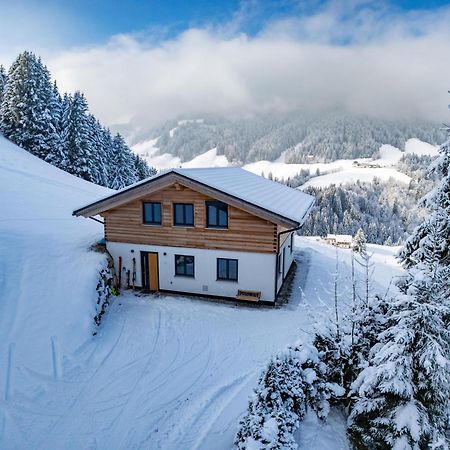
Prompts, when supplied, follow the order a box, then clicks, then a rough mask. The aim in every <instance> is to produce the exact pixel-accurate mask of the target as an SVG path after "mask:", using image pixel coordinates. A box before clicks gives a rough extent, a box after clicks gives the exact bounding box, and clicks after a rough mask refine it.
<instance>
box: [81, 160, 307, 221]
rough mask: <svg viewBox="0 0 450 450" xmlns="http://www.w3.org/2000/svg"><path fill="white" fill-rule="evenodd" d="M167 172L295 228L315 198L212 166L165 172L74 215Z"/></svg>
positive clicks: (234, 169)
mask: <svg viewBox="0 0 450 450" xmlns="http://www.w3.org/2000/svg"><path fill="white" fill-rule="evenodd" d="M170 173H175V174H178V175H180V176H181V177H185V178H188V179H190V180H192V181H194V182H197V183H200V184H203V185H205V186H208V187H210V188H212V189H216V190H218V191H220V192H222V193H224V194H226V195H230V196H232V197H235V198H238V199H240V200H243V201H245V202H247V203H250V204H252V205H255V206H257V207H260V208H262V209H265V210H267V211H269V212H271V213H273V214H276V215H278V216H281V217H284V218H285V219H288V220H290V221H293V222H296V223H298V225H302V224H303V222H304V221H305V219H306V216H307V213H308V211H309V210H310V208H311V207H312V205H313V204H314V197H312V196H311V195H308V194H305V193H304V192H302V191H299V190H298V189H293V188H290V187H288V186H286V185H284V184H281V183H277V182H275V181H271V180H268V179H266V178H264V177H261V176H259V175H255V174H253V173H251V172H248V171H247V170H244V169H242V168H240V167H213V168H201V169H200V168H199V169H171V170H169V171H166V172H161V173H159V174H157V175H154V176H153V177H150V178H147V179H145V180H142V181H140V182H138V183H135V184H133V185H131V186H128V187H126V188H124V189H121V190H119V191H115V192H114V193H113V194H111V195H108V196H106V197H104V198H102V199H100V200H97V201H95V202H93V203H91V204H89V205H86V206H84V207H81V208H79V209H78V210H76V211H74V214H78V213H79V212H80V211H81V210H83V209H86V208H88V207H91V206H93V205H96V204H99V203H102V202H103V201H105V200H107V199H110V198H112V197H120V196H121V195H122V193H126V192H128V191H130V190H133V189H136V188H138V187H140V186H143V185H145V184H147V183H152V181H154V180H157V179H159V178H161V177H165V176H167V175H169V174H170Z"/></svg>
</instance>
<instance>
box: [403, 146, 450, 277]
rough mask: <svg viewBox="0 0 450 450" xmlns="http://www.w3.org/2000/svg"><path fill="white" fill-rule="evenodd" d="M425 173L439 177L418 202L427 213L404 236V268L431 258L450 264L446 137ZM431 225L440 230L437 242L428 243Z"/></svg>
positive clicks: (448, 148) (448, 149)
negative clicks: (435, 183)
mask: <svg viewBox="0 0 450 450" xmlns="http://www.w3.org/2000/svg"><path fill="white" fill-rule="evenodd" d="M429 176H439V177H440V178H441V181H440V184H439V186H438V188H437V189H435V190H434V191H432V192H431V193H430V194H429V195H427V196H426V197H425V198H423V199H422V201H421V203H422V204H423V205H424V206H425V207H426V208H428V209H429V210H430V212H431V214H430V215H429V216H428V217H427V218H426V219H425V220H424V221H423V222H422V224H420V225H419V226H418V227H417V228H416V230H415V231H414V233H413V234H412V235H411V236H410V237H409V238H408V239H407V241H406V242H405V246H404V248H403V249H402V250H401V252H400V260H401V262H402V263H403V265H404V267H406V268H409V267H413V266H415V265H416V264H418V263H419V262H431V261H439V262H440V263H441V264H444V265H450V139H449V140H448V141H446V142H445V143H444V144H443V145H442V146H441V148H440V156H439V157H438V158H437V159H436V160H435V161H434V162H433V163H432V164H431V166H430V169H429ZM432 227H437V228H438V229H439V230H440V234H441V237H440V241H439V242H438V244H437V245H435V244H434V243H433V244H431V243H430V242H429V240H430V230H431V228H432Z"/></svg>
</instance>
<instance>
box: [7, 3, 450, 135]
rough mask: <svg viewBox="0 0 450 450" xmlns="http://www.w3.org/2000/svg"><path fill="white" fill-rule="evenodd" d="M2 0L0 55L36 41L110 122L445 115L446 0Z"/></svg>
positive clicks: (448, 61)
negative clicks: (326, 113)
mask: <svg viewBox="0 0 450 450" xmlns="http://www.w3.org/2000/svg"><path fill="white" fill-rule="evenodd" d="M1 3H3V0H0V4H1ZM4 3H5V4H4V5H3V4H1V5H0V10H1V11H2V13H1V14H0V63H3V64H4V65H5V66H9V64H10V63H11V61H12V60H13V58H14V57H15V56H16V55H17V53H18V52H20V51H22V50H24V49H29V50H32V51H35V52H36V53H38V54H40V55H41V56H42V57H43V59H44V62H46V64H47V65H48V67H49V68H50V70H51V73H52V75H53V77H54V78H56V79H57V81H58V84H59V86H60V88H61V90H66V91H70V92H73V91H75V90H77V89H80V90H82V91H83V92H85V94H86V96H87V99H88V101H89V104H90V108H91V110H92V111H93V112H94V114H96V115H98V116H99V118H100V119H101V120H102V121H103V122H104V123H105V124H107V125H110V126H113V125H115V124H121V125H127V124H129V125H130V126H131V127H132V128H134V129H136V130H139V131H140V132H142V131H143V130H145V129H146V128H150V127H153V126H155V125H159V124H161V123H162V122H164V121H166V120H168V119H172V118H175V117H181V116H185V117H187V116H190V117H193V116H197V117H198V116H200V115H201V114H205V113H216V114H221V115H226V116H236V115H239V114H251V113H259V112H266V111H270V112H273V111H275V112H277V111H280V112H283V111H289V110H292V109H299V108H300V109H306V110H309V109H314V110H317V109H319V110H320V109H327V108H342V109H345V110H347V111H350V112H362V113H367V114H376V115H381V116H384V117H424V118H429V119H434V120H440V121H442V120H447V118H448V110H447V103H448V98H447V97H448V94H447V90H448V89H450V57H449V55H450V6H449V5H446V4H445V2H440V1H435V2H433V1H428V2H420V1H415V2H408V1H406V0H405V1H400V2H396V3H395V4H394V3H383V2H379V1H357V0H348V1H346V0H344V1H333V2H321V1H312V2H304V1H303V2H294V1H288V0H286V1H278V2H269V1H267V2H260V1H250V2H241V3H238V2H233V1H223V2H222V1H217V2H207V1H192V2H186V1H173V2H170V1H161V2H158V1H143V0H142V1H139V0H138V1H136V2H119V1H117V2H116V1H108V2H106V1H105V2H103V1H100V0H92V1H90V2H88V1H87V0H86V1H84V0H79V1H77V2H56V1H50V0H41V1H39V2H38V1H21V0H18V1H16V2H6V1H5V2H4ZM11 3H14V4H13V5H11ZM65 3H67V4H71V5H72V6H71V7H69V6H67V5H64V4H65ZM75 4H76V7H75V6H74V5H75ZM124 4H125V6H126V7H125V6H124Z"/></svg>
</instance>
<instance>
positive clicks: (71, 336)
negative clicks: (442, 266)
mask: <svg viewBox="0 0 450 450" xmlns="http://www.w3.org/2000/svg"><path fill="white" fill-rule="evenodd" d="M0 183H1V184H0V188H1V189H0V204H1V205H2V208H1V210H0V255H1V258H0V299H1V301H0V448H2V449H8V450H9V449H45V450H52V449H61V448H64V449H68V448H74V449H78V448H95V449H108V450H109V449H121V450H122V449H137V448H149V449H169V450H171V449H173V450H179V449H205V450H206V449H207V450H210V449H230V448H231V447H232V443H233V438H234V435H235V433H236V430H237V426H238V422H239V418H240V417H242V415H243V414H244V412H245V408H246V405H247V399H248V395H249V394H250V392H251V390H252V388H253V386H255V385H256V381H257V378H258V375H259V373H260V371H261V369H262V368H263V367H264V365H265V364H266V363H267V361H268V359H269V358H270V356H271V355H273V354H274V353H276V352H277V351H279V350H280V349H282V348H283V347H285V346H286V345H287V344H291V343H293V342H295V341H297V340H299V339H301V340H306V339H310V338H311V334H312V331H313V329H314V324H315V323H317V322H319V323H321V322H323V321H324V320H326V317H328V316H329V314H330V308H331V306H332V301H333V289H334V287H333V279H334V271H335V267H336V255H337V256H338V269H339V294H340V297H341V307H342V308H345V307H346V305H348V304H349V299H350V253H349V251H348V250H336V249H335V248H334V247H331V246H328V245H327V244H325V243H323V242H322V241H320V240H316V239H314V238H296V241H295V245H296V260H297V263H298V268H297V272H296V276H295V279H294V282H293V286H292V295H291V301H290V303H289V304H288V305H286V306H285V307H282V308H279V309H259V308H249V307H245V306H242V305H240V306H234V305H233V304H231V303H230V304H228V303H227V304H225V303H212V302H208V301H206V300H196V299H190V298H185V297H173V296H163V295H161V296H139V295H137V294H135V293H133V292H131V291H126V292H125V293H124V294H123V295H121V296H120V297H116V298H115V299H114V302H113V304H112V306H111V308H110V310H109V312H108V313H107V315H106V316H105V319H104V322H103V324H102V326H101V327H100V329H99V333H98V334H97V335H96V336H92V316H93V312H94V301H95V285H96V282H97V270H98V267H99V265H100V263H101V260H102V255H100V254H98V253H95V252H92V251H90V250H89V246H90V245H91V244H92V243H93V242H95V241H96V240H97V239H98V238H99V237H101V235H102V227H101V226H100V225H99V224H97V223H96V222H93V221H91V220H89V219H82V218H73V217H72V216H71V211H72V210H73V209H74V208H76V207H77V206H79V205H81V204H84V203H86V202H88V201H91V200H94V199H95V198H97V197H101V196H103V195H104V194H105V193H106V192H107V190H105V189H104V188H100V187H98V186H94V185H92V184H90V183H87V182H84V181H82V180H80V179H77V178H75V177H72V176H71V175H68V174H66V173H64V172H62V171H59V170H58V169H56V168H54V167H52V166H50V165H48V164H46V163H44V162H42V161H40V160H39V159H37V158H35V157H33V156H31V155H30V154H28V153H27V152H25V151H23V150H21V149H19V148H18V147H16V146H14V145H12V144H11V143H9V142H8V141H6V140H5V139H3V138H0ZM396 250H397V249H395V248H388V247H383V246H370V251H372V252H373V253H374V257H373V258H374V262H375V263H376V270H375V273H374V289H377V290H379V291H380V292H382V293H383V294H384V293H385V291H386V289H387V287H388V286H389V283H390V281H391V279H392V277H393V276H395V275H398V274H400V273H401V270H400V268H399V267H398V265H397V264H396V262H395V260H394V257H393V255H394V253H395V251H396ZM52 342H53V346H52ZM10 356H11V358H10ZM344 431H345V424H344V418H342V417H340V416H339V415H333V416H332V417H331V418H330V422H329V423H328V424H327V425H322V424H318V423H316V422H315V421H314V419H313V418H308V420H307V421H305V422H304V423H303V424H302V426H301V428H300V430H299V432H298V436H299V437H298V439H299V442H300V443H303V444H304V448H313V447H311V445H312V444H311V442H312V441H314V442H315V447H314V448H317V449H319V448H328V449H330V450H338V449H339V450H341V449H345V448H346V446H347V444H346V438H345V433H344ZM331 443H332V444H331ZM320 445H322V447H321V446H320ZM323 445H325V447H324V446H323Z"/></svg>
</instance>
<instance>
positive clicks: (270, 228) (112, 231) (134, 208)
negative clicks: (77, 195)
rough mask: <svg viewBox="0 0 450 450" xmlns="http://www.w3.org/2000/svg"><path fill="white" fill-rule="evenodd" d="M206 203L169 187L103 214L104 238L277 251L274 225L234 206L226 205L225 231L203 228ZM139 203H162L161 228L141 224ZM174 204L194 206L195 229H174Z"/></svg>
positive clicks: (198, 196)
mask: <svg viewBox="0 0 450 450" xmlns="http://www.w3.org/2000/svg"><path fill="white" fill-rule="evenodd" d="M207 200H211V197H208V196H206V195H204V194H202V193H199V192H196V191H193V190H191V189H189V188H187V187H185V186H181V185H179V186H178V189H177V188H176V187H175V186H173V185H172V186H169V187H167V188H165V189H164V190H162V191H158V192H155V193H154V194H150V195H145V196H143V197H142V198H141V199H139V200H134V201H132V202H130V203H127V204H125V205H122V206H120V207H117V208H114V209H111V210H109V211H107V212H106V213H105V214H103V216H104V218H105V235H106V239H107V240H108V241H111V242H129V243H132V244H146V245H164V246H173V247H188V248H189V247H190V248H205V249H206V248H211V249H222V250H243V251H254V252H263V253H264V252H267V253H274V252H276V246H277V226H276V225H275V224H273V223H271V222H269V221H267V220H266V219H263V218H260V217H256V216H254V215H252V214H250V213H248V212H246V211H243V210H240V209H238V208H235V207H233V206H230V205H229V206H228V229H226V230H223V229H213V228H206V208H205V201H207ZM142 202H160V203H161V207H162V211H161V213H162V224H161V225H160V226H157V225H156V226H155V225H146V224H143V223H142ZM173 203H193V204H194V218H195V219H194V227H182V226H181V227H179V226H173Z"/></svg>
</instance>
